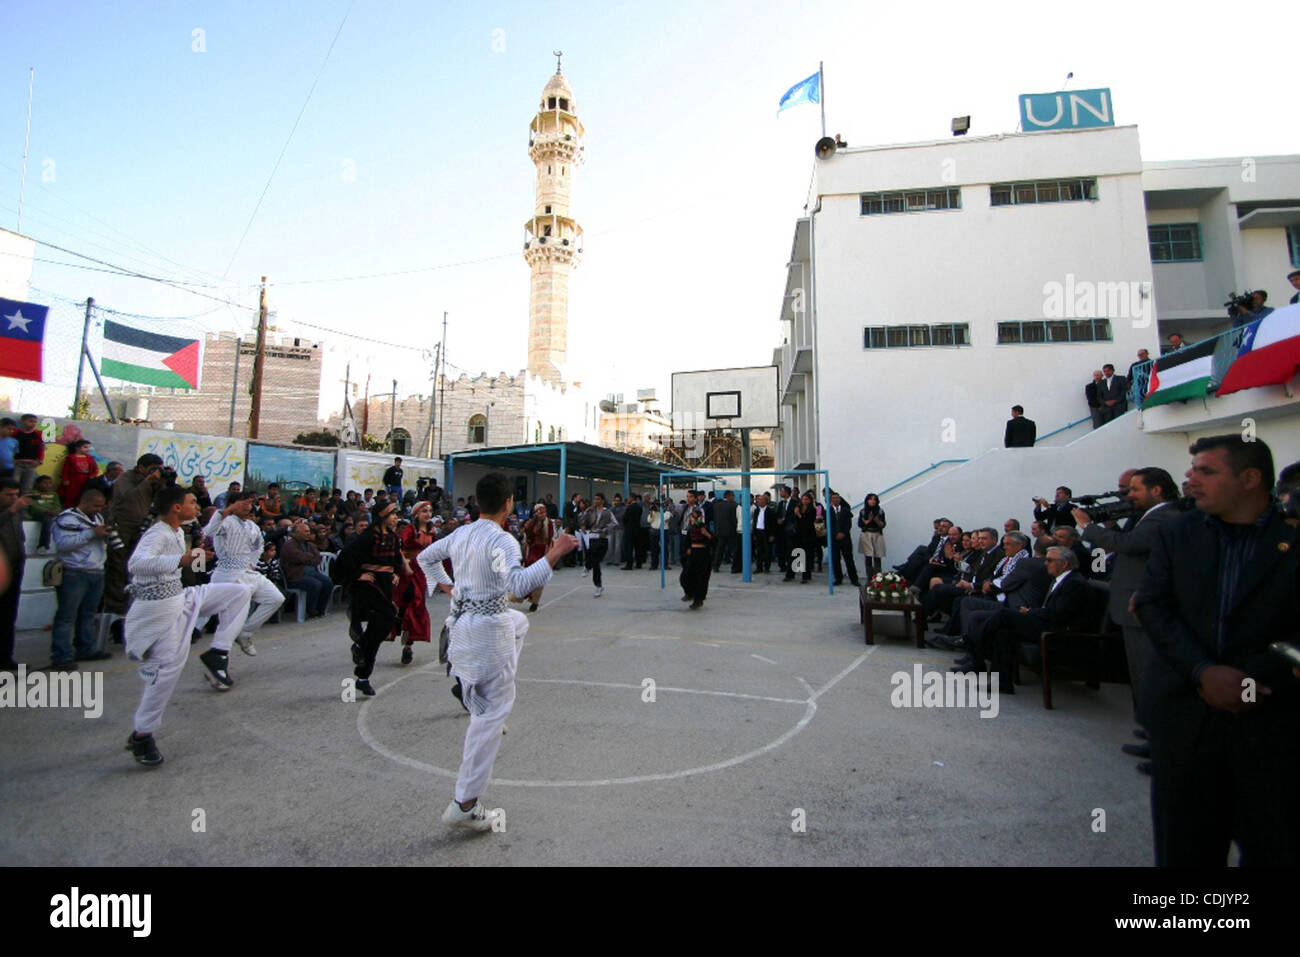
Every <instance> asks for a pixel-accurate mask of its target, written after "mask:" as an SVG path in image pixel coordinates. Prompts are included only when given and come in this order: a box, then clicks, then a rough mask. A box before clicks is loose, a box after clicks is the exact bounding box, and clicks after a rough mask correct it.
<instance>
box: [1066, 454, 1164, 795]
mask: <svg viewBox="0 0 1300 957" xmlns="http://www.w3.org/2000/svg"><path fill="white" fill-rule="evenodd" d="M1126 476H1127V478H1128V482H1127V484H1128V496H1127V501H1129V502H1130V503H1132V505H1133V507H1134V509H1135V510H1136V513H1137V516H1138V517H1137V520H1136V521H1135V522H1134V523H1133V525H1132V526H1131V527H1129V528H1125V529H1124V530H1122V531H1121V530H1116V529H1109V528H1106V527H1105V526H1103V525H1102V524H1100V522H1098V521H1095V520H1094V519H1093V517H1092V515H1093V514H1095V515H1096V517H1097V518H1098V519H1101V518H1105V517H1106V511H1108V510H1106V509H1105V507H1104V506H1103V508H1102V509H1097V508H1094V509H1092V514H1090V513H1089V512H1088V511H1086V510H1084V509H1082V508H1076V509H1075V510H1074V519H1075V521H1076V522H1078V523H1079V528H1080V529H1081V530H1082V532H1083V537H1084V538H1085V539H1087V540H1088V542H1089V543H1091V544H1092V545H1093V546H1094V547H1100V548H1104V549H1106V551H1108V552H1114V553H1115V569H1114V571H1113V572H1112V574H1111V579H1110V605H1109V610H1110V620H1111V621H1113V622H1114V623H1115V624H1117V625H1119V626H1120V628H1121V629H1122V630H1123V632H1124V654H1125V655H1126V656H1127V658H1128V673H1129V682H1130V689H1131V691H1132V694H1133V715H1134V718H1135V719H1136V717H1137V715H1138V714H1139V712H1140V709H1139V707H1138V696H1139V695H1140V694H1141V691H1142V680H1143V677H1144V676H1145V675H1146V671H1147V662H1148V661H1149V660H1150V658H1151V641H1150V639H1149V638H1147V636H1146V632H1144V631H1143V630H1142V623H1141V622H1140V621H1138V619H1137V616H1136V615H1134V614H1133V595H1134V593H1135V592H1136V591H1137V589H1138V586H1139V585H1141V584H1142V574H1143V572H1144V571H1145V569H1146V564H1147V559H1148V558H1149V557H1150V555H1151V549H1152V546H1153V545H1154V544H1155V541H1156V539H1157V538H1159V537H1160V527H1161V525H1162V524H1164V523H1166V522H1171V521H1173V520H1174V519H1176V518H1177V517H1178V515H1179V512H1178V510H1177V509H1176V508H1174V507H1172V503H1173V502H1174V501H1175V500H1176V499H1177V498H1178V486H1177V485H1175V484H1174V479H1173V476H1171V475H1170V474H1169V473H1168V472H1166V471H1165V470H1164V469H1159V468H1142V469H1138V470H1136V471H1135V472H1133V473H1132V474H1129V473H1127V472H1126V473H1125V475H1122V476H1120V482H1119V484H1120V485H1121V486H1123V485H1124V484H1125V477H1126ZM1109 511H1111V512H1112V514H1113V510H1109ZM1125 524H1127V523H1125ZM1145 736H1146V732H1145V731H1144V732H1142V733H1141V734H1138V737H1139V738H1144V737H1145ZM1123 750H1124V752H1125V753H1126V754H1131V755H1133V756H1135V757H1139V758H1144V759H1145V758H1150V757H1151V748H1150V746H1149V745H1146V744H1125V745H1124V746H1123ZM1138 770H1139V771H1141V772H1142V773H1144V774H1150V773H1151V766H1150V764H1149V763H1146V764H1140V765H1138Z"/></svg>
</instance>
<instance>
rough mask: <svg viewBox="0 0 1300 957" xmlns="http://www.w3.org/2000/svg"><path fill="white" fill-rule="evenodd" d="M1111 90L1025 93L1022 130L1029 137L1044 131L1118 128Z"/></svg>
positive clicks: (1021, 98)
mask: <svg viewBox="0 0 1300 957" xmlns="http://www.w3.org/2000/svg"><path fill="white" fill-rule="evenodd" d="M1111 107H1112V103H1111V99H1110V89H1109V88H1107V89H1101V90H1074V91H1072V92H1067V91H1065V90H1062V91H1061V92H1059V93H1022V94H1021V95H1020V128H1021V129H1022V130H1023V131H1024V132H1026V133H1035V132H1039V131H1041V130H1082V129H1088V128H1090V127H1094V126H1114V125H1115V115H1114V111H1113V110H1112V109H1111Z"/></svg>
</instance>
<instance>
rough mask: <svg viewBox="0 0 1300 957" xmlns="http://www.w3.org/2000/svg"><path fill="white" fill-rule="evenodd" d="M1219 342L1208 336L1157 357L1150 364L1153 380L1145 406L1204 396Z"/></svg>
mask: <svg viewBox="0 0 1300 957" xmlns="http://www.w3.org/2000/svg"><path fill="white" fill-rule="evenodd" d="M1216 345H1218V339H1206V340H1205V341H1204V342H1198V343H1196V344H1195V345H1192V346H1187V347H1186V348H1183V349H1179V350H1178V351H1177V352H1169V353H1166V354H1165V355H1163V356H1161V357H1160V358H1159V359H1157V360H1156V361H1155V363H1154V364H1153V365H1152V366H1151V382H1150V384H1149V385H1148V386H1147V395H1146V398H1145V399H1143V400H1142V408H1144V409H1148V408H1150V407H1151V406H1153V405H1162V404H1164V403H1165V402H1177V401H1178V400H1179V399H1203V398H1205V395H1206V393H1207V392H1208V391H1209V389H1210V375H1211V373H1212V372H1213V364H1214V347H1215V346H1216Z"/></svg>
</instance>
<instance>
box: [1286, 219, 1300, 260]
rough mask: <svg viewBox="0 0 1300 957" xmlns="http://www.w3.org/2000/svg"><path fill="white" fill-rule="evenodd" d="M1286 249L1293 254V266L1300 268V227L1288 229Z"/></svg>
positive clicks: (1289, 227)
mask: <svg viewBox="0 0 1300 957" xmlns="http://www.w3.org/2000/svg"><path fill="white" fill-rule="evenodd" d="M1286 248H1287V250H1288V251H1289V252H1290V253H1291V265H1292V266H1300V226H1288V227H1287V228H1286Z"/></svg>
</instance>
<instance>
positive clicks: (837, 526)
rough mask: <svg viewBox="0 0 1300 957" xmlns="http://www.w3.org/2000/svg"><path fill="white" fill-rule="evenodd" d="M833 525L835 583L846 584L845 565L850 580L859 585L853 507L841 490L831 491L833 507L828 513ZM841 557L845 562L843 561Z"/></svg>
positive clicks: (832, 545)
mask: <svg viewBox="0 0 1300 957" xmlns="http://www.w3.org/2000/svg"><path fill="white" fill-rule="evenodd" d="M826 521H827V522H828V523H829V524H830V526H831V547H832V549H833V550H834V561H833V564H832V565H831V567H832V568H833V569H835V584H837V585H843V584H844V566H848V573H849V581H850V582H852V583H853V586H854V587H855V588H856V587H857V585H858V566H857V563H856V562H855V561H854V559H853V509H851V508H849V503H848V502H846V501H844V499H843V498H842V497H841V496H840V493H839V492H832V493H831V507H830V510H829V511H828V512H827V513H826ZM841 559H843V562H842V563H841Z"/></svg>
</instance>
